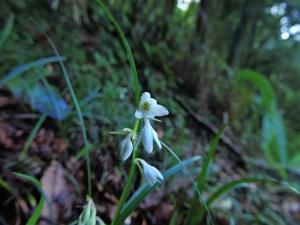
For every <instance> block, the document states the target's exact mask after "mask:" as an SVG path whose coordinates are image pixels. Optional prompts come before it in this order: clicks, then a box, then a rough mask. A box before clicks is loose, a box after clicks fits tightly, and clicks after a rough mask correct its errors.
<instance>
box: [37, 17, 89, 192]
mask: <svg viewBox="0 0 300 225" xmlns="http://www.w3.org/2000/svg"><path fill="white" fill-rule="evenodd" d="M34 23H35V24H36V26H37V27H38V28H39V29H40V30H41V32H42V33H43V34H44V35H45V37H46V38H47V40H48V42H49V44H50V45H51V47H52V50H53V51H54V53H55V55H56V56H57V57H60V54H59V52H58V50H57V48H56V46H55V45H54V43H53V42H52V40H51V38H50V37H49V36H48V35H47V33H46V32H44V31H43V30H42V29H41V28H40V27H39V25H38V24H37V22H35V21H34ZM59 64H60V67H61V69H62V71H63V76H64V79H65V81H66V84H67V87H68V89H69V91H70V94H71V97H72V100H73V103H74V106H75V109H76V112H77V115H78V118H79V123H80V127H81V133H82V137H83V143H84V145H85V146H88V144H89V142H88V138H87V131H86V128H85V125H84V120H83V116H82V112H81V109H80V106H79V102H78V99H77V97H76V94H75V91H74V89H73V86H72V83H71V80H70V77H69V74H68V71H67V69H66V67H65V65H64V63H63V61H62V60H59ZM85 160H86V167H87V168H86V169H87V179H88V195H89V196H90V197H92V170H91V160H90V155H89V152H88V151H87V153H86V154H85Z"/></svg>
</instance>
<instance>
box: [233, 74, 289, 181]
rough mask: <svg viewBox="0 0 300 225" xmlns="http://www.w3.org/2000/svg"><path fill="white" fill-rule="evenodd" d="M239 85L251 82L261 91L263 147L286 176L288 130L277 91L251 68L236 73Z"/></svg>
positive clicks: (280, 172) (269, 159) (272, 161)
mask: <svg viewBox="0 0 300 225" xmlns="http://www.w3.org/2000/svg"><path fill="white" fill-rule="evenodd" d="M236 80H237V81H238V82H237V84H238V85H242V84H243V83H245V82H247V83H251V84H252V85H253V86H254V87H255V88H256V89H257V90H258V91H259V93H260V96H261V99H262V101H261V103H260V105H261V106H262V108H263V110H264V111H263V123H262V149H263V151H264V155H265V158H266V159H267V160H268V162H269V163H271V164H276V163H278V162H279V163H280V164H281V167H278V169H277V170H278V172H279V174H280V175H282V176H283V177H284V178H286V171H285V170H284V169H283V167H284V166H285V165H286V163H287V159H288V151H287V148H286V132H285V128H284V123H283V120H282V118H281V115H280V112H279V110H278V107H277V100H276V95H275V91H274V89H273V87H272V85H271V83H270V82H269V81H268V79H266V77H265V76H264V75H263V74H260V73H257V72H255V71H251V70H241V71H239V73H238V74H237V75H236Z"/></svg>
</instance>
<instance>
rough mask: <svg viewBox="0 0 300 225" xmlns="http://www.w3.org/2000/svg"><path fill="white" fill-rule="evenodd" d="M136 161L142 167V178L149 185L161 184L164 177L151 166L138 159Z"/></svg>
mask: <svg viewBox="0 0 300 225" xmlns="http://www.w3.org/2000/svg"><path fill="white" fill-rule="evenodd" d="M138 161H139V162H140V163H141V165H142V166H143V176H144V178H145V180H146V181H147V182H148V183H149V184H150V185H155V184H156V183H159V184H161V183H162V182H163V180H164V177H163V175H162V174H161V172H160V171H159V170H158V169H157V168H156V167H154V166H151V165H150V164H148V163H147V162H146V161H145V160H143V159H138Z"/></svg>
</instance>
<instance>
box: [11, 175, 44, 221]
mask: <svg viewBox="0 0 300 225" xmlns="http://www.w3.org/2000/svg"><path fill="white" fill-rule="evenodd" d="M14 174H15V175H16V176H18V177H20V178H22V179H24V180H26V181H29V182H31V183H32V184H34V186H35V187H36V188H37V189H38V190H39V191H40V193H41V199H40V201H39V203H38V205H37V207H36V209H35V210H34V212H33V214H32V215H31V217H30V219H29V220H28V222H27V223H26V225H35V224H37V222H38V219H39V218H40V216H41V213H42V209H43V206H44V203H45V194H44V192H43V190H42V185H41V183H40V182H39V181H38V180H37V179H36V178H35V177H33V176H29V175H26V174H22V173H14Z"/></svg>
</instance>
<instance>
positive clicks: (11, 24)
mask: <svg viewBox="0 0 300 225" xmlns="http://www.w3.org/2000/svg"><path fill="white" fill-rule="evenodd" d="M14 20H15V17H14V16H13V15H11V16H10V17H9V18H8V21H7V23H6V26H5V28H4V31H3V33H2V37H1V39H0V53H1V52H2V50H3V48H4V46H5V44H6V43H7V41H8V39H9V37H10V35H11V33H12V31H13V27H14Z"/></svg>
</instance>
